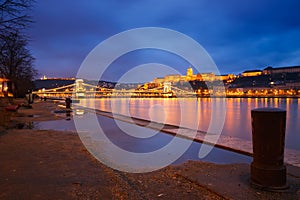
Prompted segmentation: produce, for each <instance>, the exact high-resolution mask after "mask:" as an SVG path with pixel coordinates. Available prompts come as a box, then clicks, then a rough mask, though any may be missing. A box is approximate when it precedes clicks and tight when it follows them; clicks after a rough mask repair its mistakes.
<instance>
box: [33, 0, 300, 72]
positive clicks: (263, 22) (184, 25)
mask: <svg viewBox="0 0 300 200" xmlns="http://www.w3.org/2000/svg"><path fill="white" fill-rule="evenodd" d="M299 7H300V2H299V1H297V0H286V1H280V0H262V1H259V0H253V1H239V0H228V1H214V0H211V1H208V0H202V1H198V0H191V1H186V2H184V1H179V0H166V1H158V0H145V1H131V0H129V1H97V0H90V1H88V2H87V1H71V0H64V1H58V0H53V1H39V2H37V4H36V7H35V9H34V12H33V17H34V20H35V21H36V23H35V24H34V25H33V28H32V29H30V34H31V35H32V40H33V41H32V42H31V46H30V48H31V49H32V52H33V54H34V56H35V57H36V59H37V60H36V67H37V69H38V70H39V71H40V73H42V74H43V73H52V74H53V75H55V74H56V76H68V75H69V76H74V75H75V74H76V71H77V69H78V67H79V66H80V64H81V62H82V61H83V59H84V58H85V56H86V55H87V54H88V53H89V52H90V51H91V50H92V49H93V48H94V47H95V46H96V45H97V44H99V43H100V42H101V41H103V40H105V39H107V38H108V37H110V36H112V35H114V34H117V33H119V32H121V31H125V30H128V29H131V28H137V27H145V26H158V27H165V28H170V29H174V30H177V31H180V32H182V33H184V34H187V35H188V36H190V37H192V38H194V39H195V40H196V41H198V42H199V43H200V44H201V45H202V46H203V47H204V48H205V49H206V50H207V51H208V53H210V54H211V55H212V57H213V59H214V60H215V62H216V63H217V65H218V66H219V67H220V70H221V72H224V73H228V72H232V73H238V72H241V71H243V70H245V69H249V68H257V67H264V66H267V65H273V66H278V65H280V64H285V63H286V64H289V65H299V63H297V62H299V60H298V59H295V55H298V53H299V46H300V45H299V44H300V39H299V37H298V36H299V35H300V12H298V8H299ZM129 60H130V57H129V58H128V62H129ZM158 61H159V60H158ZM287 61H289V62H287ZM131 62H132V63H134V61H131ZM152 62H155V61H154V60H152ZM175 65H176V64H175ZM187 67H188V66H178V65H177V66H176V69H177V70H179V71H184V70H185V68H187ZM54 69H55V70H54ZM129 69H130V67H128V69H127V70H129ZM114 73H115V74H116V76H121V75H122V74H117V73H118V72H117V70H115V71H114ZM119 73H121V72H119ZM110 77H113V75H110Z"/></svg>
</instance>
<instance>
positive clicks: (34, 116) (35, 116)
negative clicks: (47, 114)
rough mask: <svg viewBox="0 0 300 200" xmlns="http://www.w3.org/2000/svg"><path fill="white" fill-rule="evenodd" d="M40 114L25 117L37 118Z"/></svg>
mask: <svg viewBox="0 0 300 200" xmlns="http://www.w3.org/2000/svg"><path fill="white" fill-rule="evenodd" d="M40 116H41V115H27V117H33V118H37V117H40Z"/></svg>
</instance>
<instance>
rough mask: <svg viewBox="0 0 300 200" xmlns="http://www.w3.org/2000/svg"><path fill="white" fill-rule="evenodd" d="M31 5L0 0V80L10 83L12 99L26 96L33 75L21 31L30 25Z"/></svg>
mask: <svg viewBox="0 0 300 200" xmlns="http://www.w3.org/2000/svg"><path fill="white" fill-rule="evenodd" d="M33 2H34V0H0V77H5V78H8V79H9V80H10V84H11V86H10V87H9V89H10V90H11V92H13V93H14V96H15V97H18V96H23V95H24V94H25V92H27V90H28V89H29V88H30V87H31V81H32V80H33V78H34V76H35V75H36V74H37V72H36V70H35V69H34V68H33V62H34V58H33V56H32V55H31V53H30V51H29V50H28V49H27V43H28V38H27V37H25V34H24V31H23V30H24V29H26V28H27V27H28V25H29V24H30V23H31V17H30V15H29V12H30V8H31V7H32V5H33Z"/></svg>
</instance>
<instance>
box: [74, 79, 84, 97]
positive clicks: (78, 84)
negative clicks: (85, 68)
mask: <svg viewBox="0 0 300 200" xmlns="http://www.w3.org/2000/svg"><path fill="white" fill-rule="evenodd" d="M75 94H76V97H78V98H80V97H84V96H85V87H84V86H83V79H76V80H75Z"/></svg>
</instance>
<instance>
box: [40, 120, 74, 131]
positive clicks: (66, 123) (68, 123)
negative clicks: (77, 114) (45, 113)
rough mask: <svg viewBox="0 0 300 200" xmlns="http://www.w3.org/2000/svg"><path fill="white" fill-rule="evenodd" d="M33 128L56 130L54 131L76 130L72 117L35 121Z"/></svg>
mask: <svg viewBox="0 0 300 200" xmlns="http://www.w3.org/2000/svg"><path fill="white" fill-rule="evenodd" d="M35 129H38V130H56V131H76V128H75V125H74V121H73V119H72V118H71V117H70V118H67V119H63V120H53V121H41V122H37V124H36V126H35Z"/></svg>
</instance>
